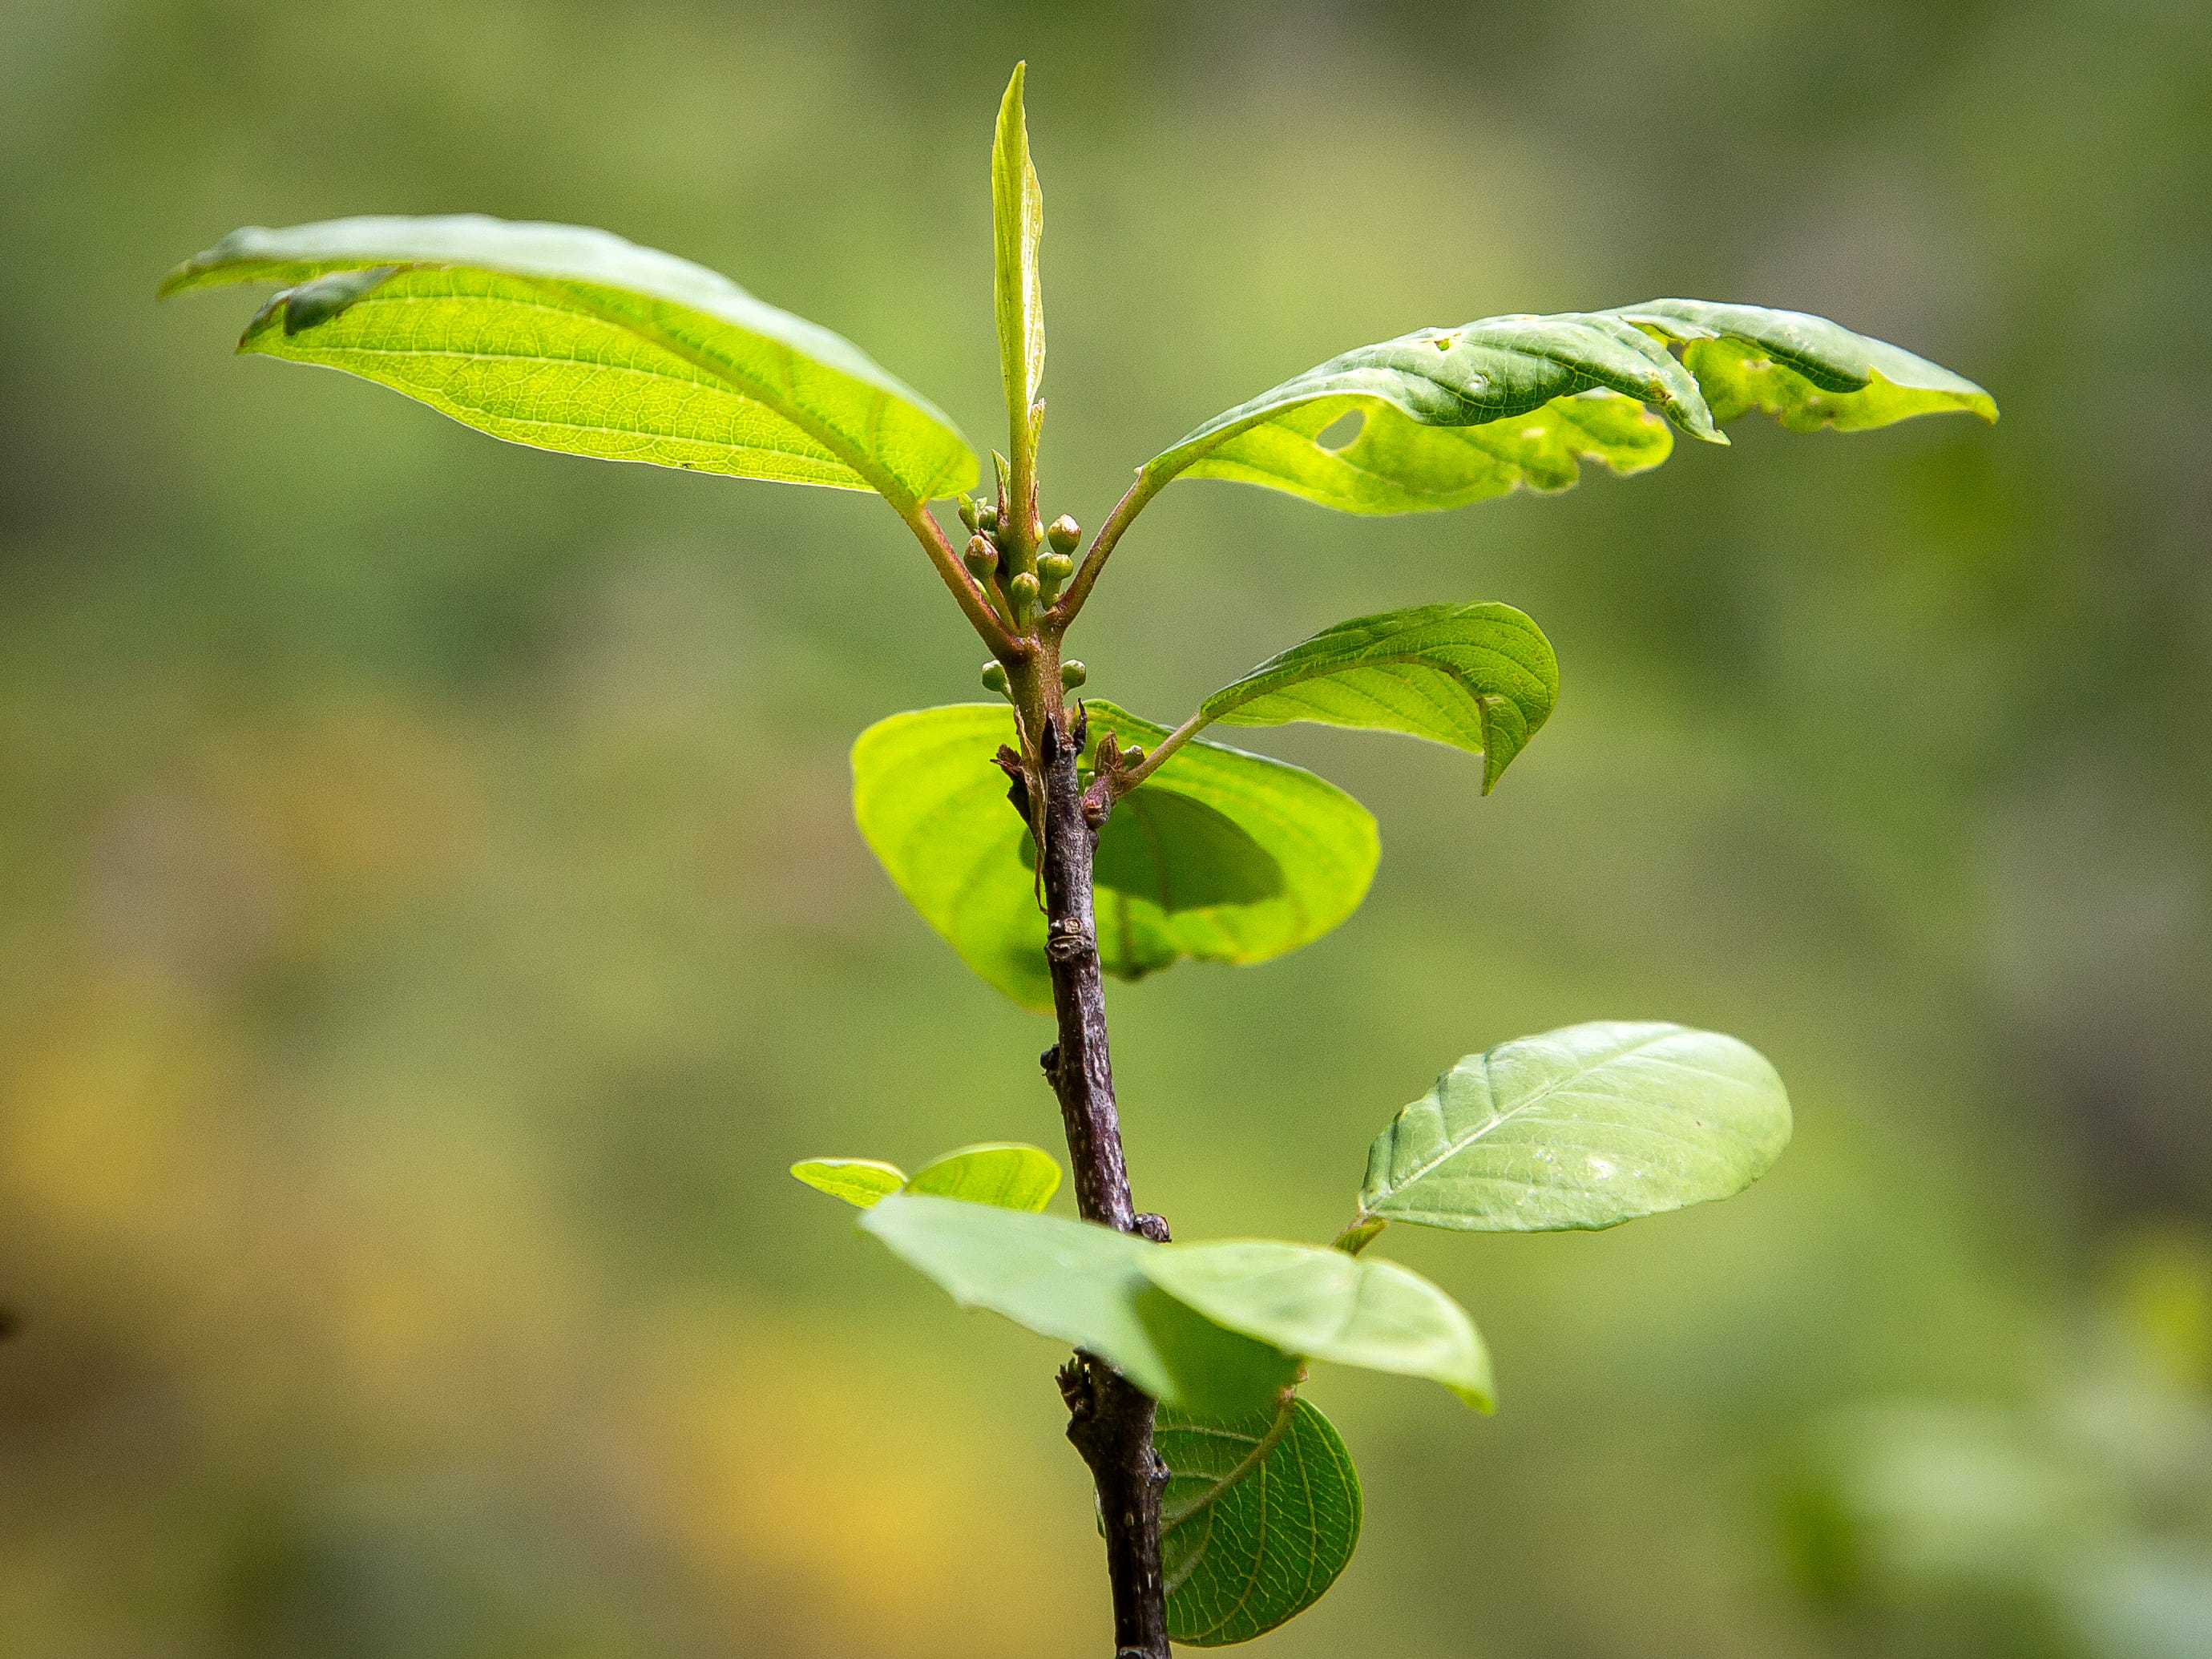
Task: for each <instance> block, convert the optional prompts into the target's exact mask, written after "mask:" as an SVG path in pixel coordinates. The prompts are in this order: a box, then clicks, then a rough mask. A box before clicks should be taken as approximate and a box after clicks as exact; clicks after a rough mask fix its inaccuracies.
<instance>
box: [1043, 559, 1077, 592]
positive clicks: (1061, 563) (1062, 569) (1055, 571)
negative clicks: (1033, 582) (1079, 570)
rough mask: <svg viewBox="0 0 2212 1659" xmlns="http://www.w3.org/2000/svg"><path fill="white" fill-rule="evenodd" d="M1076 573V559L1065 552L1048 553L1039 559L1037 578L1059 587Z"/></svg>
mask: <svg viewBox="0 0 2212 1659" xmlns="http://www.w3.org/2000/svg"><path fill="white" fill-rule="evenodd" d="M1073 574H1075V561H1074V560H1073V559H1071V558H1069V557H1068V556H1067V555H1066V554H1065V553H1048V554H1046V555H1045V556H1044V557H1042V558H1041V559H1039V560H1038V561H1037V580H1040V581H1042V583H1043V584H1044V585H1045V586H1047V587H1057V586H1060V584H1061V583H1062V582H1064V581H1066V580H1067V579H1068V578H1069V577H1070V576H1073Z"/></svg>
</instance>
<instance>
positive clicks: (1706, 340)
mask: <svg viewBox="0 0 2212 1659" xmlns="http://www.w3.org/2000/svg"><path fill="white" fill-rule="evenodd" d="M1613 314H1614V315H1615V316H1617V317H1620V318H1621V319H1624V320H1626V321H1628V322H1632V323H1633V324H1635V325H1637V326H1638V327H1639V328H1642V329H1644V330H1646V331H1650V333H1652V334H1654V335H1656V336H1657V337H1659V338H1662V339H1665V340H1668V341H1675V342H1680V343H1683V344H1684V345H1685V346H1686V349H1685V350H1684V352H1683V354H1682V361H1683V362H1684V363H1685V364H1686V366H1687V367H1688V368H1689V370H1690V372H1691V373H1692V374H1694V375H1696V376H1697V378H1698V385H1699V389H1700V390H1702V391H1703V392H1704V393H1705V401H1706V403H1707V404H1709V405H1710V406H1711V410H1712V411H1713V418H1714V419H1715V420H1716V421H1719V422H1729V421H1733V420H1735V419H1736V418H1737V417H1738V416H1741V415H1743V414H1746V413H1747V412H1748V411H1750V410H1754V409H1755V410H1760V411H1761V412H1763V413H1765V414H1768V415H1771V416H1774V417H1775V419H1777V420H1778V421H1780V422H1782V424H1783V425H1784V426H1786V427H1788V428H1790V430H1791V431H1793V432H1816V431H1818V430H1819V429H1820V428H1822V427H1824V426H1832V427H1833V428H1835V429H1836V430H1837V431H1838V432H1860V431H1864V430H1866V429H1868V428H1871V427H1878V426H1887V425H1888V424H1889V423H1890V422H1893V421H1902V420H1905V419H1906V418H1907V417H1909V416H1914V415H1937V414H1943V413H1947V412H1951V411H1957V412H1960V413H1964V414H1969V415H1978V416H1980V417H1981V418H1982V419H1983V420H1984V421H1994V420H1996V417H1997V406H1996V399H1994V398H1991V397H1990V394H1989V393H1988V392H1984V391H1983V390H1982V389H1981V387H1979V386H1976V385H1975V384H1974V383H1973V382H1972V380H1966V379H1964V378H1963V377H1961V376H1960V375H1957V374H1953V373H1952V372H1951V371H1950V370H1949V369H1948V368H1943V367H1942V366H1941V365H1940V364H1936V363H1931V362H1929V361H1928V360H1927V359H1926V358H1925V357H1916V356H1913V355H1912V354H1911V352H1909V351H1906V350H1904V349H1901V348H1899V347H1897V346H1893V345H1890V344H1887V343H1885V342H1883V341H1881V340H1875V339H1869V337H1866V336H1865V335H1863V334H1854V333H1852V332H1851V331H1850V330H1849V329H1847V328H1844V327H1841V326H1839V325H1837V324H1834V323H1832V322H1830V321H1829V320H1828V319H1826V318H1825V317H1812V316H1808V315H1807V314H1806V313H1803V312H1802V311H1769V310H1767V309H1766V308H1765V307H1762V306H1735V305H1718V304H1716V303H1714V302H1713V301H1710V300H1650V301H1645V302H1644V304H1642V305H1640V306H1623V307H1620V309H1619V310H1618V311H1616V312H1615V313H1613Z"/></svg>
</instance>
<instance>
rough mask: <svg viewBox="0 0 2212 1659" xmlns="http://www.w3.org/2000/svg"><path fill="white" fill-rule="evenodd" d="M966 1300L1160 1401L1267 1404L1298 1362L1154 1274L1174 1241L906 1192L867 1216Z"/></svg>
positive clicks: (900, 1251)
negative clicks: (1182, 1297)
mask: <svg viewBox="0 0 2212 1659" xmlns="http://www.w3.org/2000/svg"><path fill="white" fill-rule="evenodd" d="M860 1225H861V1226H862V1227H864V1228H866V1230H867V1231H869V1232H871V1233H872V1234H874V1235H875V1236H876V1237H878V1238H879V1239H881V1240H882V1241H883V1242H884V1243H885V1244H886V1245H888V1246H889V1247H890V1249H891V1250H892V1251H893V1253H894V1254H896V1255H897V1256H898V1257H899V1258H900V1259H901V1260H902V1261H905V1262H906V1263H907V1264H908V1266H909V1267H914V1268H915V1269H916V1270H918V1271H919V1272H921V1273H923V1274H925V1275H927V1277H928V1278H930V1279H933V1280H935V1281H936V1282H937V1284H938V1285H939V1286H940V1287H942V1288H943V1289H944V1290H945V1291H947V1292H948V1293H949V1294H950V1295H951V1297H952V1299H953V1300H954V1301H955V1302H957V1303H958V1304H960V1305H961V1306H962V1307H963V1308H988V1309H990V1310H992V1311H993V1312H994V1313H998V1314H1003V1315H1004V1316H1006V1317H1007V1318H1008V1319H1011V1320H1012V1321H1013V1322H1015V1323H1016V1324H1018V1325H1022V1326H1025V1327H1026V1328H1029V1329H1030V1330H1032V1331H1035V1332H1036V1333H1037V1334H1039V1335H1041V1336H1049V1337H1055V1338H1057V1339H1059V1340H1060V1341H1062V1342H1066V1343H1071V1344H1073V1346H1076V1347H1079V1348H1081V1349H1083V1350H1085V1352H1090V1353H1094V1354H1097V1356H1098V1357H1099V1358H1102V1359H1104V1360H1105V1361H1107V1362H1108V1363H1109V1364H1111V1365H1113V1366H1114V1368H1115V1370H1119V1371H1121V1373H1122V1374H1123V1375H1124V1376H1127V1377H1128V1378H1129V1380H1130V1381H1131V1382H1133V1383H1135V1384H1136V1385H1137V1386H1138V1387H1139V1388H1140V1389H1143V1390H1144V1391H1145V1392H1146V1394H1149V1395H1152V1397H1153V1398H1154V1399H1156V1400H1161V1401H1168V1402H1170V1403H1171V1404H1173V1405H1176V1406H1179V1407H1182V1408H1183V1409H1185V1410H1188V1411H1191V1412H1195V1413H1200V1414H1204V1415H1219V1416H1231V1417H1233V1416H1239V1415H1243V1414H1246V1413H1251V1412H1255V1411H1259V1410H1263V1409H1266V1408H1267V1407H1268V1406H1270V1405H1272V1403H1273V1401H1275V1400H1276V1399H1277V1398H1278V1397H1279V1395H1280V1394H1281V1392H1282V1390H1283V1389H1285V1388H1287V1387H1289V1386H1290V1384H1291V1383H1292V1382H1293V1381H1294V1380H1295V1378H1296V1376H1297V1361H1296V1360H1294V1359H1292V1358H1291V1357H1290V1356H1289V1355H1287V1354H1285V1353H1283V1352H1280V1351H1279V1350H1278V1349H1275V1348H1273V1347H1270V1346H1267V1344H1266V1343H1264V1342H1255V1341H1253V1340H1249V1339H1248V1338H1246V1337H1243V1336H1240V1335H1237V1334H1234V1333H1232V1332H1230V1331H1227V1330H1225V1329H1223V1328H1221V1327H1220V1326H1218V1325H1217V1324H1213V1323H1211V1322H1208V1321H1206V1320H1205V1319H1203V1318H1200V1316H1198V1315H1197V1314H1196V1313H1194V1312H1193V1311H1192V1310H1190V1309H1189V1308H1188V1307H1186V1306H1184V1305H1183V1304H1182V1303H1180V1302H1178V1301H1176V1298H1175V1297H1172V1296H1170V1295H1169V1294H1168V1293H1167V1292H1166V1291H1163V1290H1161V1289H1160V1288H1159V1287H1158V1285H1155V1284H1154V1283H1153V1282H1152V1280H1151V1279H1148V1278H1146V1275H1145V1272H1144V1267H1143V1263H1144V1261H1146V1258H1147V1257H1148V1256H1149V1255H1151V1254H1152V1253H1153V1252H1155V1251H1158V1250H1160V1249H1165V1248H1167V1247H1166V1246H1164V1245H1159V1244H1155V1243H1152V1241H1151V1240H1150V1239H1146V1238H1139V1237H1137V1236H1136V1235H1135V1234H1133V1233H1120V1232H1115V1231H1113V1230H1112V1229H1111V1228H1109V1227H1101V1226H1097V1225H1093V1224H1092V1223H1091V1222H1088V1221H1068V1220H1064V1219H1062V1218H1060V1217H1059V1216H1050V1215H1036V1214H1032V1213H1030V1212H1026V1211H1022V1210H1006V1209H999V1208H996V1207H994V1206H990V1205H986V1204H963V1203H962V1202H960V1201H959V1200H957V1199H949V1198H933V1197H928V1196H925V1195H921V1194H895V1195H893V1196H891V1197H889V1198H886V1199H884V1200H882V1201H881V1202H880V1203H878V1205H876V1206H875V1207H874V1208H873V1209H871V1210H869V1211H868V1212H866V1214H865V1215H863V1216H862V1217H861V1218H860Z"/></svg>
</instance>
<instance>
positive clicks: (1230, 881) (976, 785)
mask: <svg viewBox="0 0 2212 1659" xmlns="http://www.w3.org/2000/svg"><path fill="white" fill-rule="evenodd" d="M1086 707H1087V708H1088V710H1089V713H1090V724H1091V748H1092V749H1093V750H1095V748H1096V745H1097V740H1098V738H1100V736H1102V735H1103V733H1105V732H1109V731H1110V732H1114V733H1115V736H1116V737H1117V738H1119V739H1120V741H1121V745H1122V747H1123V748H1124V749H1126V748H1127V747H1128V746H1129V745H1130V744H1143V745H1145V746H1146V747H1148V748H1149V747H1152V746H1156V745H1157V744H1158V743H1159V741H1160V740H1161V739H1162V738H1164V737H1165V736H1166V735H1167V732H1166V730H1165V728H1164V727H1162V726H1155V725H1153V724H1152V722H1151V721H1149V720H1139V718H1138V717H1137V716H1135V715H1133V714H1129V713H1128V712H1127V711H1126V710H1124V709H1121V708H1116V707H1115V706H1114V705H1113V704H1112V703H1109V702H1091V703H1089V704H1087V705H1086ZM1013 740H1014V724H1013V715H1012V711H1011V710H1009V709H1008V708H1006V705H1005V704H1004V703H960V704H954V705H952V706H951V707H949V708H927V709H921V710H918V711H915V712H914V713H910V714H894V715H892V716H891V717H890V719H888V720H882V721H879V722H878V723H877V724H876V725H874V726H871V727H869V728H868V730H867V731H866V732H862V733H861V734H860V740H859V742H857V743H855V744H854V745H853V784H854V788H853V803H854V816H855V817H857V818H858V820H859V823H860V833H861V834H862V836H865V837H866V841H867V843H868V845H869V847H870V848H872V850H873V851H874V853H875V854H876V856H877V858H878V859H879V860H882V863H883V866H884V869H885V870H886V871H887V872H890V878H891V879H892V880H893V881H894V882H895V883H896V884H897V885H898V889H899V890H900V891H901V892H902V893H903V894H905V895H906V897H907V899H908V902H910V903H911V904H913V906H914V908H915V909H916V910H918V911H920V912H921V915H922V917H923V918H924V920H926V921H928V923H929V924H930V925H931V926H932V927H934V928H936V929H937V931H938V932H939V933H941V934H942V935H943V936H944V937H945V939H946V940H947V941H948V942H949V943H951V945H952V946H953V948H954V949H955V950H957V951H959V953H960V955H961V957H962V959H963V960H964V961H965V962H966V963H968V965H969V967H970V968H973V969H975V971H976V973H978V974H979V975H981V976H982V977H983V978H984V979H985V980H987V981H989V982H990V983H991V984H993V985H994V986H996V987H998V988H999V989H1000V990H1001V991H1004V992H1005V993H1006V994H1007V995H1008V996H1010V997H1012V998H1013V999H1014V1000H1015V1001H1017V1002H1018V1003H1021V1004H1022V1005H1023V1006H1024V1007H1030V1008H1036V1009H1048V1008H1050V1007H1051V1006H1052V981H1051V977H1050V975H1049V974H1048V971H1047V969H1046V965H1045V959H1044V917H1043V915H1042V912H1041V911H1040V910H1039V909H1038V908H1037V902H1036V882H1035V879H1034V877H1033V875H1032V873H1031V858H1032V856H1033V855H1032V854H1030V853H1029V852H1028V851H1027V850H1026V848H1025V842H1026V841H1027V838H1028V833H1029V832H1028V829H1027V826H1026V825H1024V823H1023V821H1022V819H1021V817H1019V816H1018V814H1017V813H1016V812H1015V811H1013V809H1012V807H1010V806H1009V805H1007V804H1006V779H1005V777H1004V776H1003V775H1001V774H1000V772H999V770H998V769H997V768H996V767H995V766H994V765H993V764H992V763H991V757H992V755H993V754H994V753H995V752H996V750H997V749H998V747H999V745H1000V744H1005V743H1012V741H1013ZM1088 752H1089V751H1086V757H1087V755H1088ZM1378 856H1379V848H1378V845H1377V842H1376V833H1375V820H1374V818H1373V817H1372V816H1370V814H1369V812H1368V811H1367V810H1366V809H1365V808H1364V807H1363V806H1361V805H1359V803H1358V801H1356V800H1353V799H1352V797H1351V796H1349V795H1347V794H1346V793H1344V792H1343V791H1342V790H1340V789H1338V788H1336V787H1334V785H1332V784H1328V783H1325V782H1323V781H1322V780H1321V779H1319V778H1317V777H1316V776H1314V775H1313V774H1312V773H1310V772H1307V771H1304V770H1302V769H1299V768H1297V767H1295V766H1289V765H1285V763H1282V762H1280V761H1273V760H1267V759H1266V758H1264V757H1261V756H1258V755H1248V754H1245V753H1243V751H1241V750H1235V749H1230V748H1226V747H1225V746H1222V745H1220V744H1208V743H1189V744H1185V745H1184V746H1183V747H1182V749H1180V750H1177V751H1176V753H1175V754H1173V755H1171V756H1170V757H1169V758H1168V760H1167V762H1166V763H1164V765H1163V766H1162V767H1161V768H1160V769H1159V770H1158V772H1156V773H1155V774H1153V775H1152V777H1151V778H1150V779H1148V780H1147V781H1146V782H1145V783H1144V784H1142V785H1141V786H1139V787H1138V788H1137V789H1135V790H1133V791H1132V792H1131V793H1129V794H1127V795H1125V796H1124V797H1122V799H1121V801H1120V803H1119V804H1118V805H1116V806H1115V810H1114V813H1113V816H1112V817H1109V819H1108V820H1107V823H1106V827H1105V829H1104V830H1103V832H1102V834H1101V836H1100V838H1099V851H1098V860H1097V867H1096V870H1095V877H1096V881H1095V885H1096V890H1097V913H1098V945H1099V953H1100V956H1101V957H1102V959H1103V962H1104V963H1105V967H1106V971H1107V972H1109V973H1110V974H1113V975H1116V976H1117V977H1120V978H1122V979H1135V978H1139V977H1140V976H1142V975H1145V974H1147V973H1151V972H1152V971H1154V970H1156V969H1161V968H1164V967H1166V966H1168V965H1169V964H1170V963H1173V962H1176V960H1178V959H1179V958H1181V957H1196V958H1200V959H1203V960H1209V961H1216V962H1237V963H1243V962H1263V961H1266V960H1267V958H1269V957H1276V956H1279V955H1281V954H1283V953H1284V952H1285V951H1291V950H1295V949H1297V947H1298V946H1299V945H1304V944H1307V943H1309V942H1310V941H1311V940H1313V939H1317V938H1319V937H1320V936H1321V935H1322V933H1327V932H1328V930H1329V929H1330V928H1332V927H1335V926H1336V925H1337V924H1338V923H1339V922H1340V921H1343V920H1344V919H1345V918H1346V916H1348V915H1351V914H1352V911H1353V910H1355V909H1357V908H1358V906H1359V902H1360V900H1361V899H1362V898H1363V897H1364V896H1366V891H1367V885H1368V883H1369V882H1370V880H1371V879H1372V878H1373V877H1374V873H1375V865H1376V859H1377V857H1378Z"/></svg>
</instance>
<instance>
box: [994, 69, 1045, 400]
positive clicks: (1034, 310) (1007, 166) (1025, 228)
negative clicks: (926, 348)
mask: <svg viewBox="0 0 2212 1659" xmlns="http://www.w3.org/2000/svg"><path fill="white" fill-rule="evenodd" d="M1028 69H1029V65H1028V64H1015V65H1014V76H1013V79H1012V80H1011V81H1009V82H1006V97H1005V98H1004V99H1003V100H1000V105H999V128H998V132H997V134H996V137H995V140H994V143H993V144H992V146H991V230H992V237H991V240H992V245H993V248H994V254H995V264H994V268H993V280H992V284H991V287H992V295H993V297H994V299H995V300H996V301H997V303H998V313H999V361H1000V369H1001V372H1002V374H1003V375H1004V377H1005V380H1006V408H1007V409H1008V410H1010V411H1012V414H1013V416H1014V417H1015V419H1016V420H1017V421H1018V422H1027V421H1028V420H1029V419H1030V407H1031V406H1032V405H1033V404H1035V403H1036V395H1037V389H1038V387H1039V386H1042V384H1043V381H1044V290H1043V289H1042V286H1041V284H1040V283H1038V281H1037V244H1038V243H1039V242H1040V241H1042V240H1043V238H1044V195H1043V192H1042V191H1041V190H1039V189H1038V187H1037V176H1036V164H1035V163H1034V162H1033V161H1030V130H1029V124H1028V121H1027V120H1026V118H1024V113H1023V110H1022V81H1023V77H1024V75H1025V74H1026V73H1027V71H1028Z"/></svg>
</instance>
